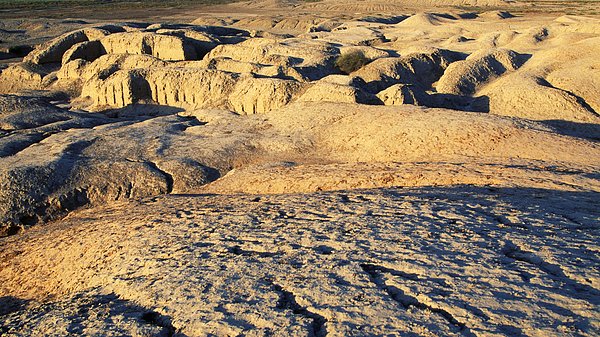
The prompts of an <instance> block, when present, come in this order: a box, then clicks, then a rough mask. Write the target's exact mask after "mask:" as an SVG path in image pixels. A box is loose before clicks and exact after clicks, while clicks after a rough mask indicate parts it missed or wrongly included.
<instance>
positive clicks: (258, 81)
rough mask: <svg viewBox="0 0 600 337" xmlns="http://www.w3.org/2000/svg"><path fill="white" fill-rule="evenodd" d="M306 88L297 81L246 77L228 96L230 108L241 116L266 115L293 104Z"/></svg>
mask: <svg viewBox="0 0 600 337" xmlns="http://www.w3.org/2000/svg"><path fill="white" fill-rule="evenodd" d="M304 87H305V85H304V84H302V83H300V82H296V81H290V80H282V79H275V78H254V77H244V78H243V79H241V80H240V81H239V82H238V83H237V84H236V85H235V88H234V89H233V91H232V92H231V93H230V94H229V96H228V106H229V107H230V108H231V109H232V110H233V111H235V112H238V113H240V114H245V115H249V114H256V113H265V112H268V111H271V110H274V109H277V108H281V107H283V106H285V105H286V104H288V103H289V102H291V101H292V100H293V99H294V98H295V97H296V96H297V95H298V94H299V93H300V92H301V91H302V90H303V88H304Z"/></svg>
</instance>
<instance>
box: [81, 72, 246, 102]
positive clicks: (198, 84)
mask: <svg viewBox="0 0 600 337" xmlns="http://www.w3.org/2000/svg"><path fill="white" fill-rule="evenodd" d="M235 79H236V75H234V74H232V73H226V72H222V71H217V70H207V69H191V68H149V69H134V70H120V71H117V72H115V73H114V74H112V75H110V76H109V77H108V78H106V79H105V80H102V79H99V78H95V79H91V80H89V81H88V82H86V83H85V84H84V87H83V90H82V97H88V98H90V99H91V100H92V101H93V103H94V105H95V107H96V109H99V108H100V109H101V108H103V107H116V108H119V107H125V106H127V105H130V104H133V103H136V102H138V101H140V100H147V101H153V102H155V103H156V104H160V105H168V106H186V107H203V106H223V105H224V104H225V101H226V98H227V97H228V95H229V93H230V92H231V91H232V89H233V86H234V83H235Z"/></svg>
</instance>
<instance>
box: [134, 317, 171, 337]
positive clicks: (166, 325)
mask: <svg viewBox="0 0 600 337" xmlns="http://www.w3.org/2000/svg"><path fill="white" fill-rule="evenodd" d="M141 319H142V320H143V321H144V322H146V323H149V324H152V325H156V326H159V327H161V328H163V329H165V330H166V331H165V332H166V336H167V337H173V336H174V335H175V331H176V329H175V327H174V326H173V325H172V324H171V321H170V320H169V319H168V318H167V317H165V316H163V315H161V314H159V313H158V312H156V311H147V312H145V313H143V314H142V317H141Z"/></svg>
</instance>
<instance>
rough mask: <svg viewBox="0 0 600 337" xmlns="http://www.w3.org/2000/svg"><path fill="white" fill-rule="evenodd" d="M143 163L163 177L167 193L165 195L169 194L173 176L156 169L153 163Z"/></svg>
mask: <svg viewBox="0 0 600 337" xmlns="http://www.w3.org/2000/svg"><path fill="white" fill-rule="evenodd" d="M145 163H146V164H148V166H150V167H151V168H152V169H154V170H156V171H158V172H159V173H160V174H162V175H163V176H164V177H165V181H166V183H167V193H165V194H170V193H171V192H173V176H172V175H171V174H170V173H167V172H166V171H164V170H162V169H160V167H158V165H156V163H154V162H151V161H147V162H145Z"/></svg>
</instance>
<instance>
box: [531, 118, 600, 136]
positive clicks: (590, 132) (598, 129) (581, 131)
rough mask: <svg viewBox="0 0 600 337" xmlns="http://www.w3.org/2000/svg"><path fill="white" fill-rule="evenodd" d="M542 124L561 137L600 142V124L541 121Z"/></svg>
mask: <svg viewBox="0 0 600 337" xmlns="http://www.w3.org/2000/svg"><path fill="white" fill-rule="evenodd" d="M541 123H543V124H545V125H548V126H550V127H552V129H554V131H555V132H557V133H559V134H561V135H565V136H571V137H577V138H583V139H587V140H593V141H600V124H593V123H580V122H571V121H564V120H546V121H541Z"/></svg>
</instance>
